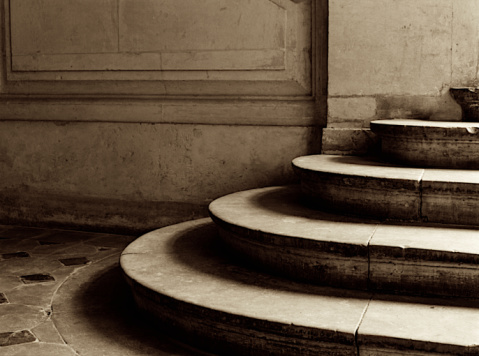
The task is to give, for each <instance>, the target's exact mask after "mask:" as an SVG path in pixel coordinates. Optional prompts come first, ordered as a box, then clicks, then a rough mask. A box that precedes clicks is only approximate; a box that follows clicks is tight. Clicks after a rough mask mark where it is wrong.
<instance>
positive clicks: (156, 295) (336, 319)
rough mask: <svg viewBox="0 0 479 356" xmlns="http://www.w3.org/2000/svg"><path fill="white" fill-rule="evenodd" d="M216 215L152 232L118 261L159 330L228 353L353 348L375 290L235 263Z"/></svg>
mask: <svg viewBox="0 0 479 356" xmlns="http://www.w3.org/2000/svg"><path fill="white" fill-rule="evenodd" d="M231 261H232V259H231V256H230V255H229V253H228V251H227V250H225V249H224V246H223V245H222V243H221V241H220V240H219V238H218V236H217V229H216V226H215V225H214V223H213V222H212V221H211V219H209V218H207V219H200V220H195V221H189V222H185V223H181V224H177V225H173V226H169V227H166V228H162V229H158V230H155V231H152V232H150V233H148V234H146V235H143V236H141V237H140V238H138V239H137V240H135V241H134V242H133V243H131V244H130V245H129V246H128V247H127V248H126V249H125V250H124V252H123V253H122V255H121V259H120V265H121V268H122V270H123V273H124V275H125V278H126V281H127V283H128V284H129V286H130V289H131V290H132V293H133V296H134V299H135V302H136V304H137V306H138V307H139V308H140V310H142V311H143V312H144V313H146V314H147V315H149V316H150V318H151V319H153V320H156V321H157V322H158V325H161V329H162V331H165V330H166V332H168V333H169V334H170V335H171V336H172V337H174V338H177V339H179V340H180V341H182V342H186V343H188V344H191V345H192V346H195V347H199V348H202V349H205V350H206V351H209V352H214V353H218V354H225V355H356V351H357V347H356V344H355V340H356V339H355V333H356V330H357V325H358V324H359V321H360V319H361V316H362V314H363V312H364V310H365V308H366V306H367V304H368V301H369V299H370V294H368V293H358V292H352V291H347V290H336V289H332V288H326V287H317V286H310V285H304V284H301V283H298V282H294V281H290V280H285V279H281V278H274V277H271V276H270V275H268V274H262V273H260V272H255V271H254V270H250V269H248V268H245V267H244V266H241V265H238V264H235V263H234V262H231Z"/></svg>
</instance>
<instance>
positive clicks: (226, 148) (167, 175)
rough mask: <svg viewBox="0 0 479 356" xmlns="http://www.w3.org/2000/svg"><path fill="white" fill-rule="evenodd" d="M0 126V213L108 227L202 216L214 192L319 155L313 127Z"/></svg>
mask: <svg viewBox="0 0 479 356" xmlns="http://www.w3.org/2000/svg"><path fill="white" fill-rule="evenodd" d="M185 110H186V109H185ZM265 110H266V111H268V109H265ZM260 111H261V110H260ZM187 112H188V111H187V110H186V111H183V114H181V115H186V114H187ZM203 114H204V115H206V111H205V112H203V113H202V115H203ZM225 115H226V111H225ZM288 115H289V114H288ZM0 126H3V128H2V129H1V130H0V136H1V138H0V142H2V143H1V144H0V146H2V148H0V152H1V157H2V158H1V159H0V171H1V172H2V180H1V183H0V201H1V202H2V204H0V218H1V219H4V220H5V219H11V220H16V221H19V222H21V221H43V222H45V220H47V221H48V222H51V223H53V222H55V223H63V224H76V225H82V224H86V225H90V226H91V225H94V226H100V227H101V226H103V228H104V229H105V228H110V227H115V226H116V227H118V226H120V227H121V226H124V227H127V228H130V229H133V228H135V229H136V230H137V231H138V230H141V231H144V230H145V229H148V228H153V227H155V226H156V227H157V226H164V225H165V224H168V223H173V222H179V221H182V220H185V219H189V218H190V219H191V218H195V217H202V216H206V214H207V211H206V205H207V204H208V203H209V201H210V200H211V199H212V198H214V197H217V196H221V195H224V194H227V193H230V192H233V191H236V190H241V189H248V188H253V187H257V186H266V185H271V184H273V183H276V182H281V183H288V182H291V181H293V180H294V175H293V173H292V170H291V168H290V164H291V163H290V162H291V159H293V158H294V157H296V156H298V155H302V154H307V153H308V152H312V151H316V152H317V151H319V147H318V146H319V141H318V140H317V136H316V135H317V134H318V131H317V130H316V129H313V128H310V127H287V126H285V127H279V126H276V127H275V126H261V127H259V126H249V125H245V126H227V125H174V124H154V125H145V124H139V123H138V124H121V123H70V124H67V125H57V124H55V123H45V122H37V123H31V122H28V123H22V122H9V123H5V122H3V123H2V124H1V125H0ZM7 133H8V134H7ZM25 142H30V144H29V145H25ZM238 147H242V149H241V150H238ZM217 172H223V173H226V174H221V175H218V174H217ZM139 182H141V183H140V184H139ZM201 214H203V215H201ZM12 252H16V251H12Z"/></svg>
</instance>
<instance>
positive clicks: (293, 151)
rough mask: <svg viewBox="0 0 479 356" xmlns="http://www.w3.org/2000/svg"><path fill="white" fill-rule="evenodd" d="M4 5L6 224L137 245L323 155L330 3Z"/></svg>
mask: <svg viewBox="0 0 479 356" xmlns="http://www.w3.org/2000/svg"><path fill="white" fill-rule="evenodd" d="M2 3H3V7H2V8H1V13H0V15H1V16H0V18H1V20H2V26H1V30H2V33H1V42H0V44H1V46H2V48H1V49H2V54H3V55H2V58H1V63H0V65H1V68H2V70H1V81H0V85H1V87H0V88H1V95H0V178H1V179H0V223H4V224H5V223H7V224H12V223H13V224H30V225H56V226H65V227H76V228H86V229H96V230H108V231H137V232H138V231H145V230H149V229H153V228H156V227H159V226H163V225H167V224H171V223H174V222H177V221H182V220H187V219H191V218H194V217H199V216H205V215H206V214H207V210H206V206H207V204H208V203H209V202H210V201H211V200H212V199H214V198H216V197H219V196H221V195H224V194H227V193H231V192H234V191H238V190H242V189H248V188H254V187H260V186H266V185H272V184H284V183H290V182H294V181H295V177H294V175H293V173H292V170H291V163H290V162H291V160H292V159H293V158H294V157H296V156H300V155H304V154H309V153H318V152H320V149H321V148H320V147H321V133H320V127H321V126H324V122H325V118H324V116H323V115H322V114H321V113H322V112H324V111H325V106H322V105H321V103H322V102H324V101H325V78H326V75H321V73H323V72H324V68H325V57H324V53H326V51H325V46H324V41H325V33H326V32H325V29H324V27H325V24H326V22H325V21H324V18H325V16H326V12H325V11H324V8H325V6H324V2H321V1H292V0H261V1H258V0H247V1H243V0H241V1H238V0H211V1H205V2H201V1H196V0H188V1H174V0H94V1H93V0H92V1H90V0H85V1H76V0H36V1H31V0H2Z"/></svg>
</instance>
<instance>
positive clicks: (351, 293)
mask: <svg viewBox="0 0 479 356" xmlns="http://www.w3.org/2000/svg"><path fill="white" fill-rule="evenodd" d="M371 128H372V130H373V131H374V132H376V133H377V134H378V135H379V136H380V137H381V138H382V142H383V143H382V144H383V151H384V153H385V155H384V157H382V159H378V158H374V157H373V158H366V157H346V156H329V155H315V156H307V157H299V158H296V159H295V160H293V168H294V170H295V172H296V173H297V174H298V176H299V177H300V180H301V184H300V186H280V187H268V188H262V189H254V190H249V191H243V192H238V193H234V194H231V195H228V196H224V197H222V198H219V199H217V200H215V201H214V202H212V203H211V205H210V216H211V219H201V220H195V221H189V222H185V223H182V224H178V225H174V226H169V227H166V228H162V229H158V230H155V231H153V232H150V233H148V234H146V235H144V236H142V237H140V238H139V239H137V240H136V241H134V242H133V243H132V244H131V245H129V246H128V248H127V249H126V250H125V251H124V252H123V254H122V256H121V266H122V268H123V271H124V274H125V277H126V280H127V281H128V283H129V285H130V287H131V290H132V292H133V295H134V297H135V300H136V303H137V305H138V307H139V308H140V309H141V310H143V311H144V312H146V313H147V314H149V315H150V316H151V317H152V318H153V319H155V320H157V321H158V325H159V327H160V328H162V329H163V330H164V331H167V332H169V333H170V334H171V335H173V336H175V337H178V338H179V339H181V340H182V341H184V342H187V343H190V344H191V345H194V346H196V347H199V348H201V349H204V350H206V351H208V352H213V353H215V354H224V355H415V356H419V355H479V299H477V297H478V295H479V293H478V292H479V265H478V262H479V230H478V229H477V226H478V225H479V213H478V212H479V209H478V208H479V194H477V193H478V190H479V171H474V170H472V169H471V168H478V167H477V166H478V163H477V162H479V161H478V160H477V159H475V158H474V159H470V158H471V157H477V155H479V153H477V152H479V150H476V149H475V147H476V145H477V144H478V143H479V140H478V139H477V138H476V136H477V135H476V130H477V129H479V124H474V123H434V122H428V121H418V120H381V121H376V122H373V123H372V124H371ZM477 131H479V130H477ZM439 141H440V142H439ZM438 142H439V143H438ZM458 147H460V148H458ZM451 152H454V153H453V154H452V153H451ZM387 158H390V161H385V160H384V159H387ZM420 167H422V168H420Z"/></svg>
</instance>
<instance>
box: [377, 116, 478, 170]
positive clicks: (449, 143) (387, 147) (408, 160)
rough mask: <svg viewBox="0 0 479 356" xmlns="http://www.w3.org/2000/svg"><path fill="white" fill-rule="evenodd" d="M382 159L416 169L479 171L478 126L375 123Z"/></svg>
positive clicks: (399, 122) (447, 123)
mask: <svg viewBox="0 0 479 356" xmlns="http://www.w3.org/2000/svg"><path fill="white" fill-rule="evenodd" d="M370 127H371V131H372V132H374V133H375V134H376V135H378V136H379V137H380V138H381V151H382V157H383V158H384V159H385V160H388V161H391V162H398V163H401V164H406V165H411V166H415V167H436V168H452V169H479V123H477V122H475V123H474V122H444V121H427V120H406V119H391V120H375V121H372V122H371V124H370Z"/></svg>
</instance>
